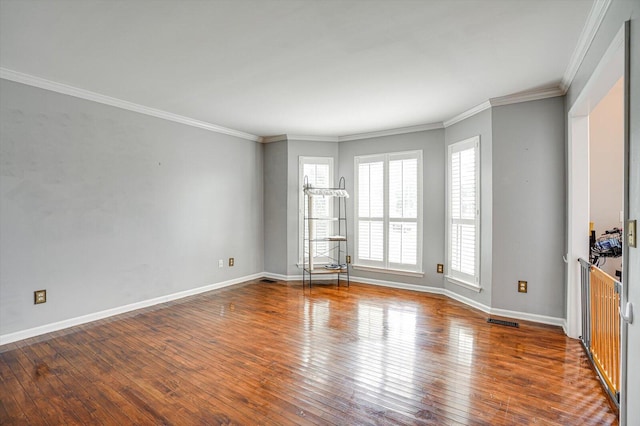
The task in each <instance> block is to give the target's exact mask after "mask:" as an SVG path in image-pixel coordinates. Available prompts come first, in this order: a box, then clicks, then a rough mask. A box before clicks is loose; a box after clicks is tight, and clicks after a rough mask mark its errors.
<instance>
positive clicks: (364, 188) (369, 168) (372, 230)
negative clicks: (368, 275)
mask: <svg viewBox="0 0 640 426" xmlns="http://www.w3.org/2000/svg"><path fill="white" fill-rule="evenodd" d="M357 191H358V219H359V221H358V237H359V238H358V253H359V257H360V259H363V260H371V261H374V262H382V261H383V258H384V228H383V225H384V222H383V221H384V163H383V162H382V161H373V162H370V163H362V164H359V166H358V189H357Z"/></svg>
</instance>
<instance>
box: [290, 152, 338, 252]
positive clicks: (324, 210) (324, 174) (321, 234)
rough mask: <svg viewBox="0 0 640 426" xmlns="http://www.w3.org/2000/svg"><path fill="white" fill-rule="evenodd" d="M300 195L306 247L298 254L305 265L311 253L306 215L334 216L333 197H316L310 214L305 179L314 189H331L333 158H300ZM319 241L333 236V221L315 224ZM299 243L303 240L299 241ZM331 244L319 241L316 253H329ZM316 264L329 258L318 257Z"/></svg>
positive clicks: (301, 225)
mask: <svg viewBox="0 0 640 426" xmlns="http://www.w3.org/2000/svg"><path fill="white" fill-rule="evenodd" d="M299 169H300V194H299V200H300V202H299V222H298V223H299V227H300V228H299V232H300V235H302V233H304V247H302V246H301V247H300V250H299V254H298V258H299V259H298V262H299V264H303V263H304V260H303V259H304V256H305V253H308V251H309V241H308V239H309V238H308V237H309V235H308V233H309V229H308V228H305V227H304V215H307V217H314V218H328V217H331V216H333V205H332V204H333V203H332V202H331V200H332V198H331V197H315V199H314V203H313V210H314V211H313V212H311V214H309V211H308V210H309V205H308V204H307V203H305V202H304V184H305V177H306V179H307V181H306V182H307V183H308V184H309V185H311V186H312V187H314V188H331V187H332V186H333V158H331V157H300V165H299ZM315 232H316V237H315V238H317V239H322V238H328V237H329V236H330V235H333V223H332V222H331V221H324V220H321V221H317V222H316V223H315ZM298 240H299V241H300V240H301V238H299V239H298ZM328 250H329V243H328V242H326V241H318V242H316V243H315V253H319V254H322V253H328ZM316 262H318V263H322V262H328V258H322V257H318V258H317V259H316Z"/></svg>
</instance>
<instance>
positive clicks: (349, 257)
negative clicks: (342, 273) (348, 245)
mask: <svg viewBox="0 0 640 426" xmlns="http://www.w3.org/2000/svg"><path fill="white" fill-rule="evenodd" d="M347 263H351V256H349V255H347Z"/></svg>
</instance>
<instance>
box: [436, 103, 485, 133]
mask: <svg viewBox="0 0 640 426" xmlns="http://www.w3.org/2000/svg"><path fill="white" fill-rule="evenodd" d="M489 108H491V103H490V102H489V101H485V102H483V103H481V104H480V105H476V106H474V107H473V108H470V109H468V110H466V111H464V112H462V113H460V114H458V115H456V116H455V117H452V118H450V119H448V120H446V121H445V122H444V123H443V124H444V127H449V126H452V125H454V124H456V123H459V122H461V121H462V120H466V119H467V118H469V117H473V116H474V115H476V114H478V113H481V112H482V111H484V110H485V109H489Z"/></svg>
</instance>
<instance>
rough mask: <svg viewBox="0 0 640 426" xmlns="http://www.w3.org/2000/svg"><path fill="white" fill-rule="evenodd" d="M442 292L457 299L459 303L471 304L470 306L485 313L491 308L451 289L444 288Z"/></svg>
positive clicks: (489, 311)
mask: <svg viewBox="0 0 640 426" xmlns="http://www.w3.org/2000/svg"><path fill="white" fill-rule="evenodd" d="M444 294H445V295H446V296H447V297H449V298H451V299H453V300H457V301H458V302H460V303H464V304H465V305H467V306H471V307H472V308H476V309H478V310H480V311H482V312H484V313H485V314H491V308H490V307H489V306H487V305H485V304H483V303H480V302H477V301H475V300H473V299H469V298H468V297H465V296H462V295H460V294H458V293H456V292H454V291H451V290H445V292H444Z"/></svg>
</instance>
